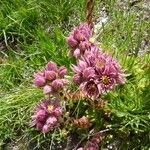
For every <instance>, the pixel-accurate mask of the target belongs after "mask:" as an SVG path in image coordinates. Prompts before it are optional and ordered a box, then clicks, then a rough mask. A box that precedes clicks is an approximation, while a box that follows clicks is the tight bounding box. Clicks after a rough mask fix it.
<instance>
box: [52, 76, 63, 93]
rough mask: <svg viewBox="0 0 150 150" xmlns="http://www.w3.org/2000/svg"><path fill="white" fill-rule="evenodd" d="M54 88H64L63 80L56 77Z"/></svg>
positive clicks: (53, 83)
mask: <svg viewBox="0 0 150 150" xmlns="http://www.w3.org/2000/svg"><path fill="white" fill-rule="evenodd" d="M51 85H52V88H53V89H54V90H55V91H57V90H60V89H61V88H63V82H62V81H61V79H56V80H54V81H53V82H52V84H51Z"/></svg>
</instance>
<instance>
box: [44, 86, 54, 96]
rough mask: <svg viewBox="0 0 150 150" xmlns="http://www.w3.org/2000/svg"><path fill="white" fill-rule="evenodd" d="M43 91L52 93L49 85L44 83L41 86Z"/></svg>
mask: <svg viewBox="0 0 150 150" xmlns="http://www.w3.org/2000/svg"><path fill="white" fill-rule="evenodd" d="M43 92H44V94H45V95H47V94H50V93H52V87H51V86H49V85H45V86H44V88H43Z"/></svg>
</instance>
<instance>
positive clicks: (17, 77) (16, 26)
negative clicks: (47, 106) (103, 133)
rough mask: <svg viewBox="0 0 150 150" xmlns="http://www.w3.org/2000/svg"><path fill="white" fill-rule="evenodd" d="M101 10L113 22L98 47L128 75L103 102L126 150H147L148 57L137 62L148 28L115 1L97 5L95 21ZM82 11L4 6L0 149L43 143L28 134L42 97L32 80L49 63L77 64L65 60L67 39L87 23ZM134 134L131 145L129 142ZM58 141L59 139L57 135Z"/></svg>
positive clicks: (79, 7) (54, 4)
mask: <svg viewBox="0 0 150 150" xmlns="http://www.w3.org/2000/svg"><path fill="white" fill-rule="evenodd" d="M102 6H106V9H107V11H108V13H109V21H108V23H107V24H106V25H105V26H104V27H103V30H102V33H101V34H100V36H99V37H98V41H99V42H100V43H101V47H103V48H104V50H105V51H106V52H108V53H111V54H112V55H113V56H114V57H115V58H117V59H118V60H119V62H120V64H121V66H122V68H123V69H124V70H125V72H126V74H127V84H126V85H125V86H123V87H119V88H117V89H116V91H115V92H113V93H110V94H108V95H107V96H106V97H105V98H106V99H107V100H108V102H109V107H110V108H111V110H112V113H113V117H112V119H111V121H110V124H111V125H112V126H115V125H118V124H119V125H120V126H119V127H118V128H117V129H115V130H116V132H117V130H119V131H121V132H122V133H123V134H125V140H124V142H122V144H121V145H122V147H123V148H124V147H127V148H126V149H143V150H148V148H149V147H150V145H149V141H150V137H149V135H148V134H149V132H150V124H149V122H150V114H149V112H150V95H149V90H150V88H149V87H150V80H149V79H150V70H149V62H150V56H149V54H144V55H143V56H142V57H139V56H138V51H139V50H140V49H141V43H142V41H143V40H145V41H149V39H150V38H149V33H150V31H149V27H150V22H149V21H148V20H145V19H143V18H144V17H143V16H142V15H143V14H141V15H140V18H139V20H138V21H137V13H136V11H134V9H132V8H130V9H129V10H128V11H127V10H122V9H121V8H120V7H118V5H117V3H116V1H115V0H105V1H99V0H97V1H96V2H95V13H94V15H95V16H94V17H95V18H97V17H98V14H99V12H98V11H97V10H98V8H99V7H100V8H101V7H102ZM84 7H85V1H84V0H44V1H40V0H14V1H11V0H2V1H0V79H1V80H0V92H1V94H0V122H1V123H0V145H1V144H2V143H3V142H5V141H6V140H7V139H11V140H14V141H16V140H18V139H20V138H24V139H25V140H26V142H27V143H28V142H29V143H30V142H32V140H33V142H36V143H38V144H39V145H38V144H37V145H38V146H41V145H42V144H41V143H44V142H45V141H44V140H45V138H44V136H43V135H41V134H37V132H35V131H33V130H32V129H31V128H29V122H30V115H31V113H32V108H33V106H34V105H35V104H36V103H37V102H38V101H39V100H41V98H42V93H41V92H39V90H36V89H34V88H32V76H33V73H34V72H35V71H36V70H39V69H41V68H42V67H43V66H44V65H45V64H46V63H47V61H49V60H53V61H55V62H56V63H57V64H59V65H65V66H66V67H67V68H69V66H70V64H71V63H72V62H73V61H72V59H70V58H69V57H68V56H67V54H68V48H67V45H66V36H68V34H69V31H71V29H72V28H73V27H74V26H76V25H78V24H79V23H80V22H81V21H84V19H85V13H84V12H85V8H84ZM1 45H2V46H1ZM148 47H149V48H150V46H149V45H148ZM131 132H132V134H133V137H132V138H131V139H132V140H133V141H128V136H127V135H128V134H129V135H130V134H131ZM127 133H128V134H127ZM116 134H117V133H116ZM144 134H145V135H144ZM54 135H55V134H54ZM143 135H144V137H145V138H144V140H145V141H144V140H142V136H143ZM55 136H56V137H57V138H56V139H59V138H58V135H57V133H56V135H55ZM119 136H120V135H119ZM121 136H122V135H121ZM48 137H49V140H48V142H50V140H51V136H50V135H48ZM48 137H47V138H48ZM119 138H122V137H119ZM59 140H61V138H60V139H59ZM139 141H140V142H141V143H140V144H139ZM127 142H129V144H128V146H127V144H126V143H127ZM137 143H138V144H137Z"/></svg>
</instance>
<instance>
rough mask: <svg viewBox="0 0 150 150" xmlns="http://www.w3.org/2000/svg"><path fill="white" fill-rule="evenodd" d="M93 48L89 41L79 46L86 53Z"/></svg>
mask: <svg viewBox="0 0 150 150" xmlns="http://www.w3.org/2000/svg"><path fill="white" fill-rule="evenodd" d="M90 46H91V44H90V43H89V41H82V42H80V44H79V48H80V49H81V50H82V51H83V52H84V51H85V50H87V49H89V48H90Z"/></svg>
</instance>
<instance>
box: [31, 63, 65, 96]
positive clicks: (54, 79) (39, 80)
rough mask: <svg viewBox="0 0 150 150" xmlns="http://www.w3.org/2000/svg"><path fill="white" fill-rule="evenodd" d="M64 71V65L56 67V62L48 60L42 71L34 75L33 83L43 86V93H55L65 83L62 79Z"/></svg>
mask: <svg viewBox="0 0 150 150" xmlns="http://www.w3.org/2000/svg"><path fill="white" fill-rule="evenodd" d="M66 73H67V69H66V67H64V66H61V67H59V68H58V66H57V65H56V63H54V62H52V61H50V62H48V64H47V65H46V67H45V69H44V70H43V71H40V72H38V73H36V74H35V75H34V80H33V83H34V85H35V86H36V87H39V88H43V91H44V94H51V93H57V92H58V91H59V90H61V89H62V88H63V87H64V86H65V85H66V84H67V80H66V79H64V76H65V75H66Z"/></svg>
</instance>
